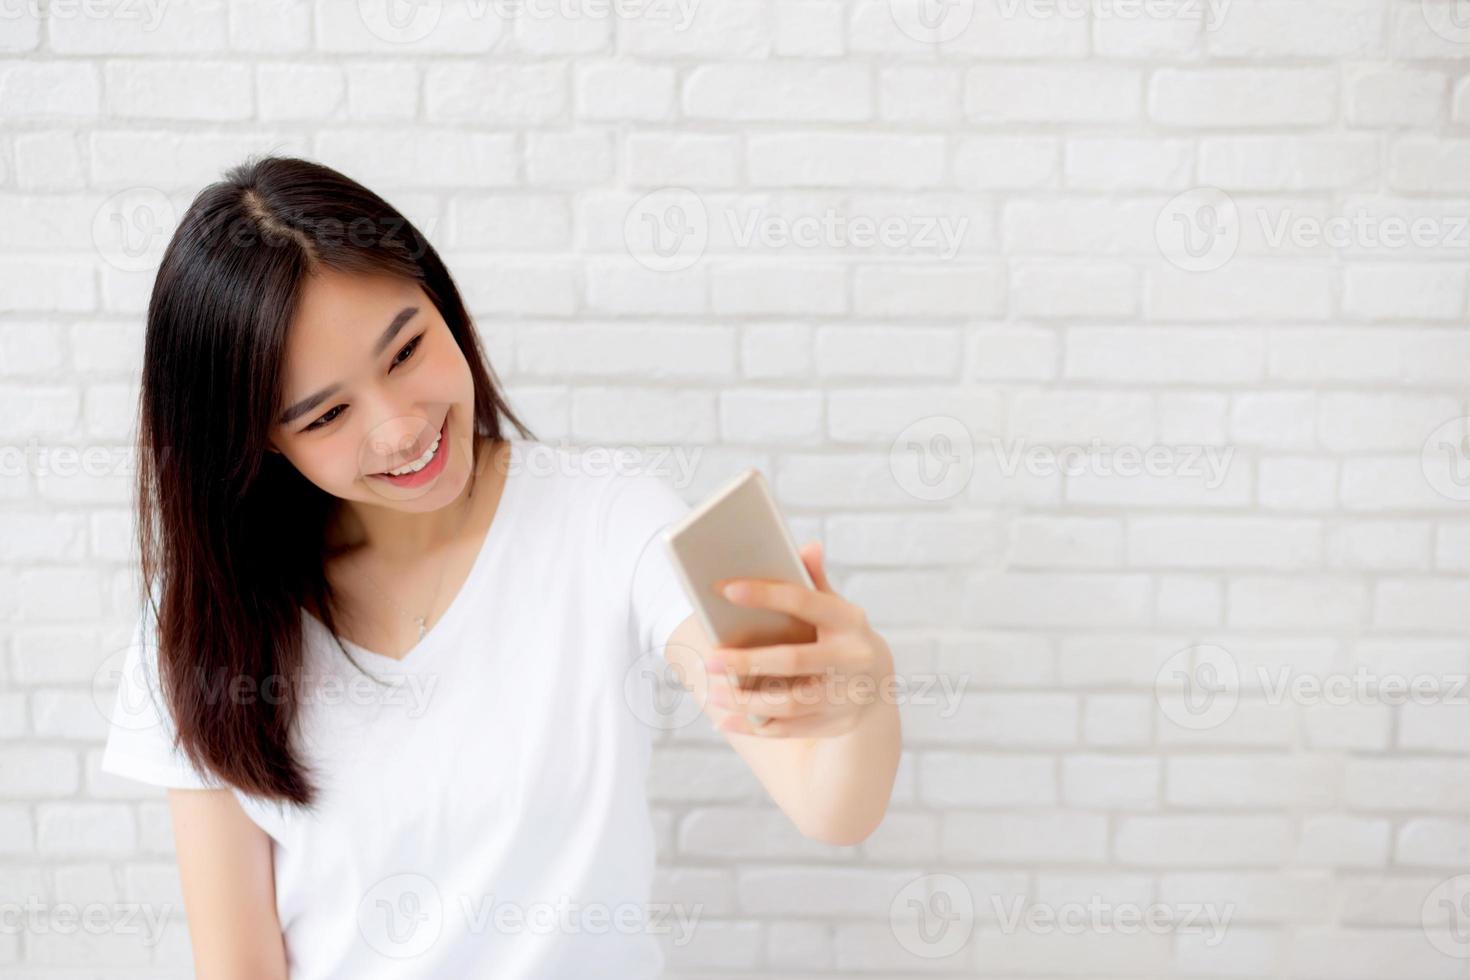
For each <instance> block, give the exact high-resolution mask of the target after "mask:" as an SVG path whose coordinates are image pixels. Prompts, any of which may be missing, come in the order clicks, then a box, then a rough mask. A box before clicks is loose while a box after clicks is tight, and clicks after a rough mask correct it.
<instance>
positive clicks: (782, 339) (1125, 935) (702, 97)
mask: <svg viewBox="0 0 1470 980" xmlns="http://www.w3.org/2000/svg"><path fill="white" fill-rule="evenodd" d="M47 6H48V9H49V12H48V13H47V14H45V15H40V14H38V13H37V8H38V7H39V5H38V4H24V3H16V4H10V5H3V9H0V443H3V444H4V446H5V447H6V451H7V452H8V453H10V456H9V457H8V462H9V465H7V466H6V467H5V469H4V471H3V472H0V739H3V744H0V980H19V978H22V977H25V978H48V977H55V978H60V977H82V976H87V977H93V976H98V977H100V976H107V977H144V976H147V977H154V976H165V975H167V976H187V975H189V972H190V971H189V966H188V964H189V946H188V937H187V932H186V930H185V929H184V928H183V925H182V923H181V921H180V920H179V919H178V918H177V917H176V918H175V919H174V920H173V922H172V923H171V924H168V925H167V926H165V927H164V928H163V930H162V932H161V933H160V934H159V936H158V937H157V941H156V942H152V943H145V942H143V941H142V937H141V936H140V935H139V934H138V932H137V931H131V932H129V931H127V930H125V929H123V928H121V927H120V925H119V921H120V917H121V916H122V914H123V913H124V912H126V911H127V910H134V911H137V910H139V909H141V910H143V911H145V912H146V911H149V910H151V911H155V912H156V911H158V910H160V909H166V908H167V907H168V906H169V905H170V904H172V905H173V906H174V907H175V908H177V906H178V903H179V897H178V894H177V880H176V877H175V874H174V870H173V864H172V859H171V855H170V852H171V848H172V836H171V829H170V827H169V819H168V810H167V807H166V805H165V803H164V802H163V799H162V794H161V793H160V792H157V791H154V790H151V789H148V788H146V787H140V786H138V785H136V784H132V783H128V782H126V781H123V780H118V779H115V778H113V777H110V776H107V775H104V774H102V773H100V772H99V771H98V769H97V763H98V760H99V757H100V748H101V744H102V738H103V735H104V725H103V719H102V717H101V714H100V712H99V711H98V710H97V708H96V704H95V701H94V698H93V694H92V691H91V680H92V676H93V673H94V671H95V670H96V669H97V667H98V665H99V663H100V661H101V658H102V657H103V656H105V653H106V652H107V651H109V650H111V649H114V648H115V646H116V644H117V642H118V641H119V640H120V637H121V633H120V631H121V630H123V629H125V628H126V627H127V626H128V625H130V622H129V617H128V613H127V610H128V609H129V608H130V602H131V595H132V588H133V585H132V581H133V562H134V556H133V555H132V553H131V550H130V537H129V535H130V531H129V522H130V516H129V513H128V510H127V507H128V491H129V484H128V481H127V477H126V474H125V473H124V472H122V471H121V469H120V468H119V467H118V466H117V465H115V464H113V465H109V466H101V467H94V468H92V470H91V472H92V474H93V475H87V474H86V473H85V472H77V471H76V470H75V469H73V471H71V472H55V471H48V472H44V473H43V472H39V471H37V470H36V468H35V467H33V466H28V465H16V457H17V454H18V453H20V452H23V451H26V450H27V448H28V447H30V448H40V449H46V448H48V447H57V446H68V447H75V448H76V449H79V450H86V449H88V448H93V449H97V448H98V447H100V451H103V452H115V453H118V454H123V453H125V452H126V450H127V448H128V440H129V438H130V432H129V429H128V417H129V413H130V411H131V406H132V404H133V401H132V399H133V398H134V396H135V392H136V388H135V385H136V379H137V372H138V368H139V358H140V355H141V338H142V332H141V320H142V313H143V311H144V308H145V305H146V302H147V296H148V291H149V287H150V284H151V271H150V270H149V269H148V268H146V262H144V263H142V264H139V263H138V262H135V261H130V260H129V256H127V255H126V254H123V253H122V252H121V249H120V245H121V243H120V242H119V241H117V240H114V239H112V238H111V237H109V234H108V231H107V227H108V226H107V222H106V220H105V218H106V214H107V212H106V210H105V209H106V207H107V202H108V201H109V199H110V198H112V197H113V195H116V194H119V193H124V192H127V193H131V194H134V195H137V194H139V193H143V192H146V193H150V194H151V195H152V197H151V200H152V201H153V202H154V204H155V205H156V206H159V207H162V208H164V209H165V211H164V212H160V211H159V210H154V211H152V212H146V213H145V214H144V216H146V215H148V214H151V215H159V214H161V213H162V216H163V217H164V218H166V217H167V215H166V208H167V207H168V206H170V205H171V206H172V208H173V209H174V213H175V214H176V213H178V212H179V211H181V210H182V209H183V207H185V206H186V205H187V203H188V201H189V199H190V198H191V197H192V195H193V194H194V193H195V192H196V191H197V190H198V189H199V188H200V187H201V186H202V185H203V184H205V183H207V182H209V181H210V180H213V179H215V178H216V177H217V176H218V175H219V173H220V172H221V171H222V170H223V169H224V168H225V167H227V166H228V165H230V164H232V163H235V162H237V161H238V160H239V159H240V158H242V157H243V156H244V155H245V154H246V153H250V152H260V151H264V150H275V151H277V152H283V153H299V154H303V155H307V156H311V157H314V158H318V159H320V160H322V161H324V162H326V163H328V164H331V165H333V166H336V167H339V168H340V169H343V170H344V171H346V172H348V173H350V174H351V175H353V176H354V177H357V178H358V179H360V180H363V181H365V182H366V183H368V184H370V185H371V186H373V187H374V189H376V190H378V191H379V192H381V193H383V194H384V195H385V196H387V197H388V198H389V199H390V200H392V201H394V202H395V203H396V204H397V205H398V206H399V207H400V208H401V209H403V210H404V211H405V212H406V213H407V214H409V216H410V217H411V218H413V219H414V220H415V221H416V222H417V223H419V225H420V227H422V228H423V229H424V230H425V231H426V232H427V233H428V234H429V235H430V237H431V238H432V239H433V240H434V242H435V243H436V245H437V246H438V247H440V249H441V250H442V251H443V253H444V254H445V257H446V258H447V260H448V261H449V263H450V266H451V268H452V270H453V271H454V272H455V274H456V277H457V279H458V280H459V281H460V282H461V284H462V286H463V289H464V291H465V294H466V296H467V299H468V301H469V303H470V305H471V308H472V310H473V312H474V313H475V314H476V316H477V318H478V322H479V324H480V327H481V330H482V333H483V334H484V335H485V337H486V340H487V344H488V347H489V350H490V353H491V356H492V359H493V360H494V363H495V365H496V367H497V369H498V371H499V372H500V374H501V376H502V377H503V378H505V379H506V380H507V382H508V383H509V386H510V389H511V394H512V398H513V401H514V402H515V403H516V405H517V406H518V407H520V408H523V409H524V410H525V412H526V414H527V415H528V416H529V417H530V419H531V421H532V423H533V425H534V427H535V428H536V429H537V430H538V433H539V434H541V435H542V436H543V437H546V438H549V439H552V440H558V439H567V440H570V441H573V442H579V443H583V442H601V443H617V444H629V443H631V444H652V443H658V444H670V443H672V444H673V445H675V446H676V447H679V448H681V449H684V450H685V451H687V452H691V453H693V452H697V453H699V457H698V462H699V465H698V467H697V469H696V471H695V474H694V480H693V482H692V483H690V484H688V485H686V486H683V487H681V491H682V492H683V493H684V494H685V496H686V497H687V498H688V499H690V500H691V501H693V500H695V499H697V498H699V497H700V496H702V495H703V493H704V492H705V491H707V490H708V489H709V488H711V487H712V486H713V485H715V484H717V483H719V482H721V481H723V480H724V479H725V478H726V477H727V476H728V475H729V474H730V473H732V472H733V471H734V470H735V469H737V468H739V467H741V466H745V465H750V464H754V465H758V466H761V467H762V468H763V469H765V470H766V472H767V473H768V474H769V475H770V476H771V478H772V482H773V485H774V486H775V488H776V490H777V493H778V495H779V497H780V499H781V502H782V504H783V506H784V507H785V509H786V511H787V513H788V515H789V517H790V519H791V522H792V524H793V526H794V528H795V530H796V531H797V533H798V536H799V537H811V536H819V537H822V538H823V539H824V540H825V541H826V542H827V544H828V547H829V552H830V561H831V565H832V569H833V572H834V579H835V582H836V584H837V586H838V588H839V590H840V591H843V592H844V593H845V594H847V595H848V596H850V597H851V598H853V599H854V600H856V601H858V602H859V603H861V604H862V605H863V606H864V607H865V608H867V609H868V610H869V612H870V614H871V616H872V618H873V620H874V622H875V623H876V624H878V626H879V627H880V628H881V629H882V630H883V631H884V633H885V634H886V635H887V636H888V637H889V639H890V641H891V644H892V646H893V649H894V651H895V653H896V655H897V658H898V662H899V665H900V669H901V672H902V673H903V674H904V675H905V677H907V678H908V679H910V680H911V681H912V682H913V683H912V684H910V685H909V686H908V687H907V688H906V689H905V695H904V698H905V703H904V707H903V711H904V717H905V737H906V755H905V759H904V763H903V766H902V769H901V771H900V774H899V780H898V784H897V787H896V789H895V795H894V799H893V803H892V807H891V809H890V812H889V817H888V820H887V823H886V824H885V825H884V827H883V828H882V829H880V830H879V832H878V833H877V834H875V835H874V836H873V837H872V838H870V839H869V840H868V841H865V842H864V843H862V844H861V845H858V846H856V847H851V848H830V847H825V846H822V845H819V844H815V843H813V842H811V841H808V840H805V839H803V838H802V837H801V836H800V835H799V834H797V833H796V832H795V831H794V830H793V829H792V827H791V826H790V824H789V823H788V822H787V821H786V820H785V819H784V818H783V817H782V816H781V815H780V814H779V812H778V811H776V810H775V809H774V808H773V806H772V805H771V804H769V803H768V802H766V801H765V799H764V797H763V794H762V793H761V791H760V788H759V785H758V784H757V783H756V782H755V781H754V779H753V777H751V776H750V774H749V773H748V772H747V771H746V770H745V769H744V767H743V765H741V764H740V763H739V761H738V758H737V757H735V756H734V755H733V754H732V753H730V752H729V751H727V750H726V749H725V748H724V747H723V746H722V745H721V744H720V742H719V740H718V737H717V736H716V735H714V734H713V733H711V732H710V731H709V730H708V729H707V726H705V725H703V724H702V723H696V724H693V725H690V726H688V727H686V728H683V729H679V730H678V731H676V732H674V733H672V734H667V735H663V736H660V743H659V746H658V749H657V760H656V761H657V766H656V772H655V774H654V778H653V780H652V782H651V785H650V787H649V789H650V794H651V798H652V800H653V803H654V807H655V814H656V827H657V832H658V836H659V842H660V849H661V863H660V876H659V883H658V891H659V897H660V899H661V900H663V901H670V902H677V903H680V904H681V905H683V906H685V907H686V908H696V907H697V909H698V911H699V914H700V921H699V924H698V928H697V930H696V933H695V936H694V939H693V941H692V942H690V943H689V944H687V945H683V946H679V947H672V946H671V947H670V949H669V955H670V963H671V967H670V976H671V977H684V978H696V977H708V976H714V975H720V976H778V977H786V978H796V977H818V976H847V977H857V976H863V977H874V978H879V980H898V978H908V977H912V976H919V975H952V976H957V975H973V976H983V977H989V978H1020V977H1029V978H1052V980H1058V978H1062V977H1126V978H1146V977H1206V976H1209V977H1217V976H1228V977H1238V978H1266V977H1298V978H1323V980H1326V978H1332V980H1338V978H1362V980H1377V978H1382V980H1418V978H1425V980H1428V978H1449V977H1470V942H1466V941H1465V940H1464V937H1465V936H1466V935H1470V902H1467V901H1466V900H1465V899H1464V898H1463V896H1464V895H1465V894H1466V892H1467V891H1470V878H1463V877H1460V878H1457V877H1456V876H1460V875H1463V874H1465V873H1466V872H1470V758H1467V757H1470V687H1467V686H1466V685H1465V683H1464V678H1465V676H1466V675H1467V673H1470V576H1467V573H1470V442H1467V441H1466V440H1467V429H1466V424H1467V421H1466V417H1467V416H1470V401H1467V399H1470V330H1467V317H1470V309H1467V302H1470V299H1467V294H1470V262H1467V258H1470V7H1467V5H1466V4H1465V2H1464V0H1423V2H1420V0H1233V2H1232V0H1091V2H1088V0H952V2H950V3H948V4H946V5H937V4H933V3H932V0H892V2H890V0H706V2H704V3H699V2H698V0H693V2H689V3H684V4H675V3H672V2H665V0H658V2H649V3H633V2H629V0H624V2H619V3H616V4H612V5H611V7H612V8H613V9H614V11H615V13H614V14H613V15H612V16H607V15H606V11H607V10H608V7H609V5H608V4H594V3H591V2H584V3H575V2H564V3H551V2H549V0H538V2H531V0H528V2H527V4H520V5H504V4H502V5H500V8H499V9H501V10H503V11H508V10H513V9H519V10H521V13H520V14H519V15H518V16H508V17H506V18H501V17H499V16H496V14H495V13H494V10H495V9H496V7H495V5H492V4H490V3H489V0H480V2H469V0H465V2H458V0H449V2H445V3H442V4H441V3H439V2H437V0H435V2H430V3H423V4H420V5H418V7H417V8H416V10H417V17H415V18H413V19H411V20H409V21H407V22H406V23H407V26H403V23H404V22H397V23H399V26H398V27H394V26H393V24H394V23H395V22H390V21H389V20H387V19H386V18H385V17H384V16H382V11H381V10H380V9H378V7H380V6H381V5H373V4H361V5H359V4H352V3H329V2H326V0H317V2H316V3H307V2H294V0H248V2H247V0H239V2H234V3H228V4H227V3H202V4H187V5H185V4H169V5H163V6H149V5H146V4H132V3H124V2H122V0H99V2H97V3H95V4H86V5H83V4H78V3H61V2H59V0H51V2H50V3H49V4H48V5H47ZM1089 7H1090V8H1091V12H1090V13H1087V11H1088V9H1089ZM660 192H662V193H660ZM648 195H653V196H652V197H649V196H648ZM671 201H672V202H673V205H672V206H673V208H674V210H672V211H671V210H670V202H671ZM639 209H642V212H640V211H639ZM640 213H649V214H651V215H652V216H654V217H655V218H668V217H670V216H671V215H672V216H673V217H674V218H679V219H685V220H686V221H689V220H692V221H693V222H694V225H693V226H694V227H695V229H696V231H698V232H702V233H704V236H705V237H700V238H698V239H697V240H696V241H694V243H693V246H691V245H690V242H689V241H688V240H683V241H680V242H677V243H676V244H678V245H679V246H680V249H681V251H680V253H679V256H678V258H679V259H680V261H679V262H678V263H677V265H678V267H677V268H672V269H671V268H669V267H668V266H667V265H660V264H659V263H658V262H653V261H650V260H649V254H648V253H647V252H645V251H640V248H641V245H642V244H643V243H638V242H635V241H634V240H632V239H630V238H629V237H628V232H627V230H626V229H627V228H630V227H636V220H632V219H636V218H637V217H638V216H639V214H640ZM99 214H101V215H103V219H104V220H100V221H99V220H98V215H99ZM139 214H143V212H139V211H138V210H136V209H135V210H133V211H131V212H129V215H130V216H131V217H137V216H139ZM864 225H866V226H867V233H868V234H867V237H864V235H863V227H862V226H864ZM885 227H886V228H888V229H889V234H888V235H887V237H885V236H884V235H883V234H881V233H882V232H883V229H884V228H885ZM99 228H100V229H101V230H100V231H99V230H97V229H99ZM945 228H948V229H949V230H950V232H951V237H952V241H950V242H949V243H948V244H949V246H950V247H948V248H945V247H943V245H944V244H945V239H944V236H943V234H942V232H943V229H945ZM163 230H164V231H166V230H167V229H166V228H165V229H163ZM751 230H754V237H747V232H749V231H751ZM803 232H811V233H812V234H813V237H812V238H810V239H801V238H800V237H799V236H800V234H801V233H803ZM793 236H795V240H793ZM797 241H799V242H801V243H800V244H797V243H796V242H797ZM153 244H154V245H155V247H156V246H157V244H159V242H158V241H156V240H155V241H154V242H153ZM690 247H692V249H693V250H692V252H689V251H688V249H689V248H690ZM686 252H687V254H686ZM916 454H918V455H916ZM119 458H121V456H119ZM1456 466H1458V467H1459V468H1458V469H1457V468H1456ZM936 481H937V482H936ZM1186 682H1187V683H1186ZM934 876H939V877H934ZM31 899H35V900H38V901H40V902H41V903H42V904H43V905H45V906H46V907H47V908H49V909H51V910H53V911H57V910H63V909H65V908H72V909H73V910H76V909H78V908H80V909H81V910H83V911H85V910H87V909H92V910H94V913H95V914H100V915H101V916H102V919H103V921H104V928H102V929H100V930H94V931H91V932H89V931H87V930H84V929H79V928H73V929H72V930H71V931H70V932H69V933H68V932H65V931H63V930H62V929H59V928H55V927H54V925H53V927H51V928H38V927H35V926H33V925H25V924H22V920H20V919H18V918H17V917H16V915H15V914H14V913H15V912H16V911H17V910H18V909H19V908H20V905H19V904H18V903H24V902H26V901H28V900H31ZM946 901H947V902H949V903H950V904H948V905H945V904H944V903H945V902H946ZM68 903H70V904H68ZM7 911H8V912H10V913H12V914H11V916H10V918H7V917H6V915H5V913H6V912H7ZM1094 912H1096V915H1097V917H1094ZM1140 914H1143V915H1152V916H1154V917H1159V916H1162V917H1163V919H1164V920H1165V921H1164V922H1163V924H1162V925H1159V926H1157V927H1154V928H1137V922H1136V921H1135V920H1136V917H1137V916H1138V915H1140ZM1130 916H1133V917H1134V920H1130V918H1129V917H1130ZM1212 916H1213V917H1214V918H1215V919H1218V920H1219V921H1220V928H1219V929H1218V930H1216V929H1214V928H1213V927H1212V926H1211V925H1210V924H1209V923H1210V921H1211V917H1212ZM1069 917H1072V918H1069ZM1130 921H1133V924H1134V926H1135V927H1134V928H1129V927H1128V926H1129V922H1130Z"/></svg>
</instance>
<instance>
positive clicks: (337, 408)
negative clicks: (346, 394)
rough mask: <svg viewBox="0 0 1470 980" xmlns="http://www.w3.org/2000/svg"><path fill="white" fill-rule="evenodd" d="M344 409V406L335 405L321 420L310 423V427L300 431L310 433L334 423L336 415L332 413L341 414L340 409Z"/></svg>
mask: <svg viewBox="0 0 1470 980" xmlns="http://www.w3.org/2000/svg"><path fill="white" fill-rule="evenodd" d="M345 407H346V406H345V405H337V406H335V407H333V409H332V411H331V412H328V413H327V414H326V415H323V416H322V417H321V418H319V419H317V420H316V421H315V422H313V423H311V424H310V425H308V426H307V427H306V428H304V429H302V430H301V431H302V432H310V431H311V430H312V429H316V428H320V427H321V426H324V425H327V424H328V423H330V422H333V421H335V420H336V418H337V416H336V415H333V414H332V412H341V411H342V409H343V408H345Z"/></svg>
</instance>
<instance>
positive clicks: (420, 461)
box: [369, 415, 449, 476]
mask: <svg viewBox="0 0 1470 980" xmlns="http://www.w3.org/2000/svg"><path fill="white" fill-rule="evenodd" d="M448 424H449V417H448V416H447V415H446V416H445V417H444V421H443V422H441V423H440V424H439V431H438V433H437V434H436V435H435V436H434V441H433V442H432V443H430V444H429V446H428V447H427V448H426V449H424V451H423V453H422V454H420V455H419V457H418V458H417V459H414V460H412V461H410V462H408V463H404V464H403V465H402V466H400V467H398V468H396V469H391V470H383V471H382V472H379V473H372V474H369V475H370V476H412V475H413V474H415V473H417V472H419V471H420V470H422V469H423V468H424V467H426V466H428V465H429V464H430V463H432V462H433V461H434V457H435V456H436V455H438V453H439V447H440V445H441V444H442V443H443V441H444V430H445V428H446V427H447V426H448Z"/></svg>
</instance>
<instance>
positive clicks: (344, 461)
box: [294, 432, 362, 496]
mask: <svg viewBox="0 0 1470 980" xmlns="http://www.w3.org/2000/svg"><path fill="white" fill-rule="evenodd" d="M334 435H335V436H336V437H335V438H327V439H318V440H315V441H313V442H312V444H311V445H310V446H303V447H298V448H297V450H296V453H295V456H296V458H295V460H294V462H295V464H296V468H297V469H298V470H300V471H301V475H302V476H304V477H306V478H307V479H308V480H310V481H311V482H312V483H314V484H316V486H317V487H318V489H321V490H323V491H325V492H327V493H330V494H332V495H333V496H342V495H344V493H346V492H347V491H349V490H350V489H351V487H352V486H353V485H354V484H355V483H356V482H357V480H358V478H359V476H360V475H361V473H362V470H361V467H360V463H361V460H360V459H359V458H358V441H357V440H355V439H353V438H352V437H351V436H350V435H349V434H347V433H346V432H343V433H335V434H334Z"/></svg>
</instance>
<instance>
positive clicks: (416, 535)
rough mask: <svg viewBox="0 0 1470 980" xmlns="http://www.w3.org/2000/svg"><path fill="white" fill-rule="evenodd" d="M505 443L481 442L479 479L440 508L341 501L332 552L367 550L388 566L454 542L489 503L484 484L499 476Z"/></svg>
mask: <svg viewBox="0 0 1470 980" xmlns="http://www.w3.org/2000/svg"><path fill="white" fill-rule="evenodd" d="M507 445H508V444H507V443H506V442H504V441H501V442H499V443H492V442H490V441H489V440H481V441H480V446H479V449H478V451H477V452H476V454H475V455H476V459H475V462H474V465H475V470H476V472H477V474H478V476H471V478H470V479H468V480H466V481H465V485H464V487H463V489H461V490H460V492H459V494H458V496H456V497H455V498H454V500H453V501H451V502H450V503H448V504H446V505H445V506H443V507H440V508H439V509H438V510H432V511H428V512H426V513H421V514H413V513H405V512H403V511H400V510H394V509H393V508H391V507H381V506H377V505H374V504H364V503H362V502H360V501H357V500H343V501H341V502H340V503H339V504H338V506H337V509H336V512H335V513H334V514H333V517H332V520H331V523H332V525H333V527H332V530H331V531H329V533H328V537H327V540H328V543H329V549H330V550H332V551H339V550H350V551H358V550H363V549H366V550H368V551H370V552H373V553H375V554H379V555H382V556H383V558H384V559H385V560H387V561H389V562H401V563H410V562H413V561H415V560H418V559H421V558H423V557H424V556H426V555H430V554H433V553H435V552H437V551H439V550H440V549H442V548H444V547H446V546H449V545H451V544H453V543H454V542H455V541H457V540H458V539H459V537H460V535H461V534H462V533H463V531H464V529H465V528H466V527H467V526H468V525H469V523H470V513H471V510H472V508H473V507H474V505H475V501H477V500H484V499H485V494H486V492H487V486H486V485H487V484H488V483H489V482H491V481H492V478H493V476H494V474H495V473H496V472H497V468H496V467H494V466H492V465H491V462H492V460H493V458H494V457H497V456H498V455H499V454H500V452H501V450H502V449H503V448H504V447H505V446H507Z"/></svg>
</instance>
